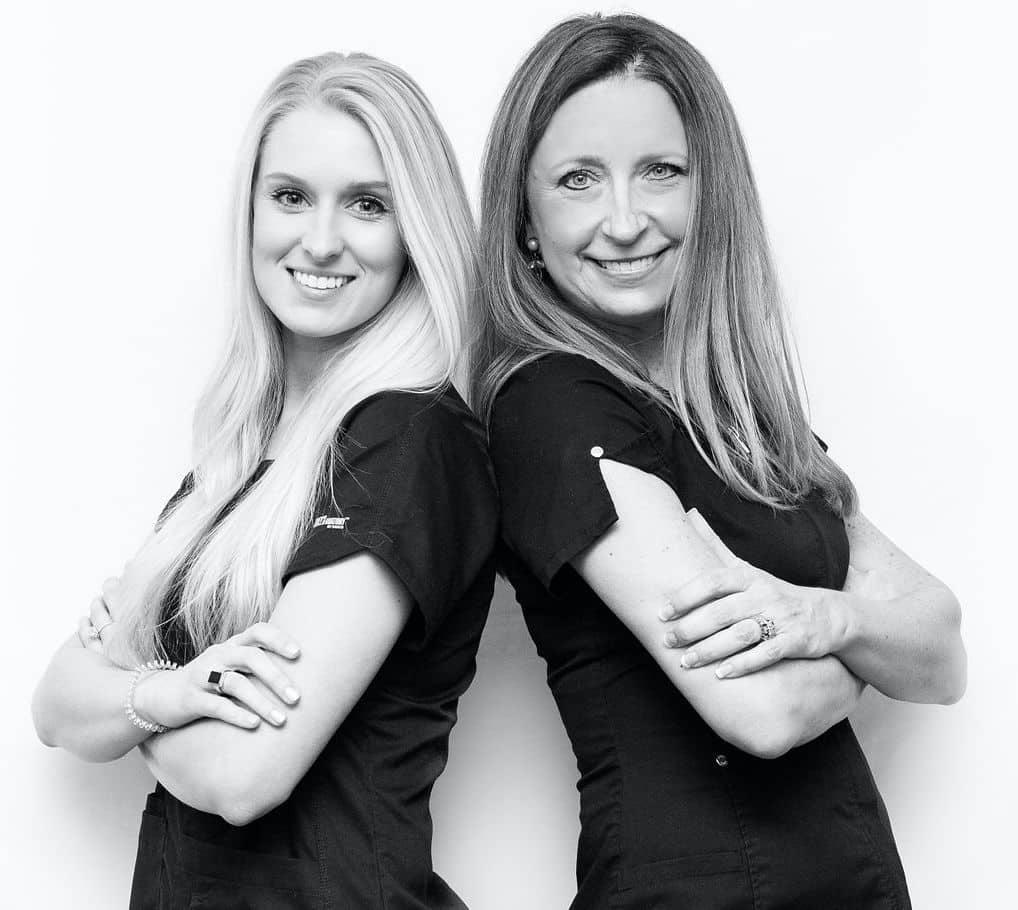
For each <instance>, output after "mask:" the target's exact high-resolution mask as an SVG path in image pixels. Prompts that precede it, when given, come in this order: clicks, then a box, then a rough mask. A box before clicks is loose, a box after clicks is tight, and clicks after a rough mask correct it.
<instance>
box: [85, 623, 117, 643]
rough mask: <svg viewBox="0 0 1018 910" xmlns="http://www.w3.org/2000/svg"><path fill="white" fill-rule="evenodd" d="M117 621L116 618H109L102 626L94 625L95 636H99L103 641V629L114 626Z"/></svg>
mask: <svg viewBox="0 0 1018 910" xmlns="http://www.w3.org/2000/svg"><path fill="white" fill-rule="evenodd" d="M115 622H116V620H115V619H108V620H106V622H104V623H103V624H102V625H101V626H92V628H93V629H95V637H96V638H98V639H99V641H102V637H103V629H105V628H106V627H107V626H112V625H113V623H115ZM89 634H91V633H89Z"/></svg>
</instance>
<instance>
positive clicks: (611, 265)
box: [592, 250, 664, 275]
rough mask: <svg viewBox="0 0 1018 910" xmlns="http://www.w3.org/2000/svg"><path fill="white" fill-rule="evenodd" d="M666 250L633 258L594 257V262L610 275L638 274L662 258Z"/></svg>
mask: <svg viewBox="0 0 1018 910" xmlns="http://www.w3.org/2000/svg"><path fill="white" fill-rule="evenodd" d="M663 253H664V250H661V251H659V252H657V253H652V254H651V255H650V256H639V257H637V258H631V259H592V261H593V262H595V263H597V265H598V266H599V267H600V268H601V269H602V270H603V271H605V272H607V273H608V274H609V275H638V274H639V273H640V272H645V271H647V269H649V268H650V267H651V266H652V265H654V263H655V262H657V261H658V259H660V258H661V256H662V254H663Z"/></svg>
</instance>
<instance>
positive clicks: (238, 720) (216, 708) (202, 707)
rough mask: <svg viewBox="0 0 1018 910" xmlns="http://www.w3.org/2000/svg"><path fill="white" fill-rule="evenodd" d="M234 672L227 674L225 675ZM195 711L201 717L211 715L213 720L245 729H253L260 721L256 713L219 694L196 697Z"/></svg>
mask: <svg viewBox="0 0 1018 910" xmlns="http://www.w3.org/2000/svg"><path fill="white" fill-rule="evenodd" d="M230 675H236V674H227V676H230ZM196 710H197V712H198V713H199V714H200V715H201V716H202V717H211V718H213V719H214V720H221V721H223V722H224V723H228V724H232V725H233V726H234V727H242V728H243V729H245V730H253V729H254V728H255V727H257V726H258V725H259V724H260V723H261V722H262V721H261V718H260V717H259V716H258V715H257V714H252V713H251V712H250V711H248V710H247V709H246V708H242V707H241V706H240V705H238V704H236V703H234V702H232V701H230V699H228V698H223V697H222V696H220V695H212V694H211V693H210V694H208V695H202V696H201V697H200V698H199V699H198V703H197V706H196Z"/></svg>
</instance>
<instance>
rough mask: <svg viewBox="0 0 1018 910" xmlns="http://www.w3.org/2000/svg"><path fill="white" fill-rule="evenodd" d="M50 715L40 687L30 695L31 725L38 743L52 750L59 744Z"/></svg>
mask: <svg viewBox="0 0 1018 910" xmlns="http://www.w3.org/2000/svg"><path fill="white" fill-rule="evenodd" d="M50 713H51V712H49V711H47V710H46V700H45V698H44V697H43V692H42V686H41V685H40V686H39V688H37V689H36V690H35V692H34V693H33V695H32V724H33V726H34V727H35V735H36V736H38V737H39V742H41V743H42V744H43V745H44V746H48V747H49V748H51V749H52V748H55V747H56V746H58V745H59V744H60V743H59V742H58V733H57V730H56V726H55V725H54V724H53V723H52V722H51V719H50Z"/></svg>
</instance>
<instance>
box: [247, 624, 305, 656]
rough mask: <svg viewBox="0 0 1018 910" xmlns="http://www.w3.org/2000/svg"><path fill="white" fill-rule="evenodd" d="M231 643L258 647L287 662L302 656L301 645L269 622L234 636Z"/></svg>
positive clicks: (251, 627) (255, 625)
mask: <svg viewBox="0 0 1018 910" xmlns="http://www.w3.org/2000/svg"><path fill="white" fill-rule="evenodd" d="M231 641H232V642H233V643H234V644H238V645H257V646H258V647H259V648H264V649H265V650H266V651H271V652H272V653H273V654H278V655H279V656H280V657H285V658H286V659H287V660H294V659H295V658H297V657H299V656H300V645H298V644H297V642H295V641H294V640H293V638H292V637H291V636H290V635H288V634H287V633H286V632H284V631H283V630H282V629H280V628H279V627H278V626H274V625H272V623H269V622H257V623H255V624H254V625H253V626H250V627H249V628H247V629H245V630H244V631H243V632H241V633H240V634H238V635H234V636H233V638H232V639H231Z"/></svg>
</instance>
